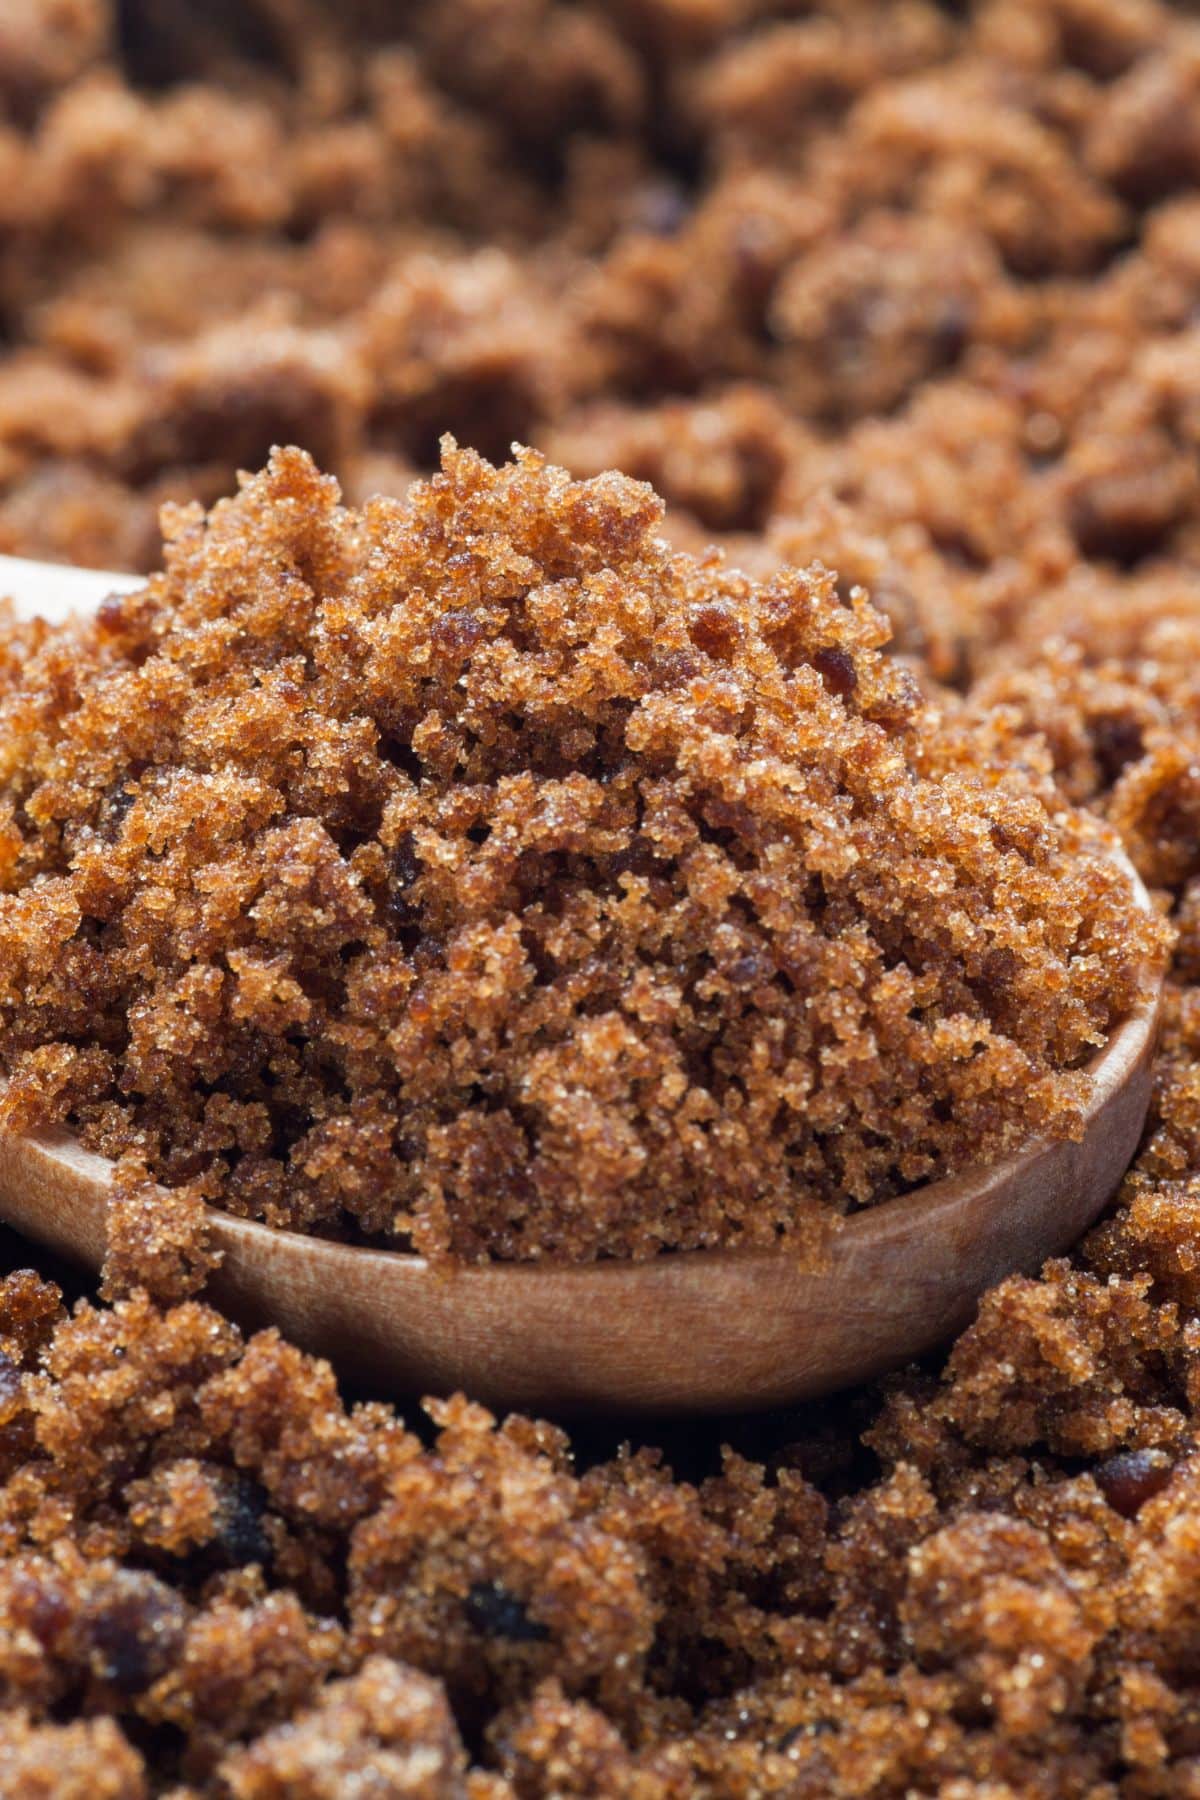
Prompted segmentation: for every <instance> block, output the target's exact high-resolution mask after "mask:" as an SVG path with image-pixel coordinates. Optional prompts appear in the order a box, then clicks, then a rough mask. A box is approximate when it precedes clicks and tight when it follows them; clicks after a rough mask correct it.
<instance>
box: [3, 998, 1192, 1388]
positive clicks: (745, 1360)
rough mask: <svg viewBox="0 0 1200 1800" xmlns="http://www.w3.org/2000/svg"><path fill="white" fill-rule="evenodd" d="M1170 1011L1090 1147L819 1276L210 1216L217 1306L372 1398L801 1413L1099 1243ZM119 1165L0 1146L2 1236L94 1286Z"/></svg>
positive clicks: (49, 1140)
mask: <svg viewBox="0 0 1200 1800" xmlns="http://www.w3.org/2000/svg"><path fill="white" fill-rule="evenodd" d="M1158 1010H1159V998H1158V994H1157V992H1156V993H1154V994H1152V995H1148V996H1147V997H1146V998H1145V1000H1144V1001H1143V1002H1142V1003H1141V1004H1140V1005H1139V1006H1138V1008H1137V1009H1136V1011H1135V1012H1133V1013H1132V1014H1131V1015H1130V1017H1129V1018H1128V1019H1126V1020H1125V1021H1124V1022H1123V1023H1122V1024H1121V1025H1120V1026H1119V1027H1118V1028H1117V1030H1116V1031H1114V1032H1113V1034H1112V1036H1111V1037H1110V1038H1109V1040H1108V1042H1107V1044H1106V1045H1105V1047H1104V1049H1103V1050H1102V1051H1101V1053H1100V1054H1099V1055H1098V1056H1097V1057H1096V1058H1095V1060H1094V1061H1093V1063H1092V1065H1091V1075H1092V1078H1093V1088H1092V1096H1091V1103H1090V1105H1089V1107H1088V1111H1087V1116H1086V1120H1085V1126H1084V1132H1083V1136H1082V1137H1081V1138H1080V1139H1078V1140H1073V1141H1066V1140H1062V1139H1055V1140H1052V1141H1046V1142H1041V1143H1036V1144H1033V1145H1031V1146H1030V1147H1028V1148H1027V1149H1025V1150H1023V1151H1022V1152H1021V1153H1020V1154H1018V1155H1016V1156H1013V1157H1010V1158H1008V1159H1007V1160H1005V1161H1003V1162H999V1163H995V1164H993V1165H991V1166H989V1167H987V1168H983V1169H976V1170H970V1171H967V1172H965V1173H963V1174H960V1175H955V1176H952V1177H949V1178H948V1179H946V1180H943V1181H937V1182H933V1183H931V1184H930V1185H929V1186H927V1187H924V1188H919V1189H916V1190H914V1191H913V1192H912V1193H909V1194H906V1195H903V1196H901V1197H900V1198H898V1199H895V1200H889V1201H886V1202H885V1203H883V1204H882V1205H880V1206H877V1207H874V1208H871V1209H869V1210H867V1211H864V1212H860V1213H856V1214H854V1215H853V1216H851V1217H850V1218H848V1219H846V1220H845V1221H844V1222H842V1223H841V1224H840V1226H839V1227H838V1229H836V1230H835V1231H834V1232H833V1234H832V1236H831V1240H830V1243H829V1248H828V1254H827V1256H825V1257H824V1258H823V1259H822V1260H821V1262H820V1264H819V1266H813V1264H812V1263H811V1261H808V1260H806V1259H802V1258H801V1257H799V1256H797V1255H796V1254H795V1253H791V1252H789V1251H788V1250H787V1249H786V1248H781V1249H779V1250H767V1251H753V1252H741V1251H691V1252H682V1253H678V1254H668V1255H663V1256H660V1257H657V1258H655V1259H653V1260H652V1261H649V1262H641V1263H620V1262H607V1263H593V1264H584V1265H569V1264H567V1265H564V1264H539V1263H532V1264H529V1263H518V1264H511V1263H508V1264H506V1263H490V1264H482V1265H472V1266H468V1267H463V1268H459V1269H452V1270H450V1271H449V1272H446V1271H444V1270H443V1269H442V1268H440V1267H431V1266H430V1264H429V1263H427V1262H426V1261H425V1260H424V1259H423V1258H422V1257H418V1256H406V1255H403V1254H401V1253H399V1252H396V1251H388V1250H376V1249H367V1248H361V1247H359V1246H357V1245H352V1244H339V1243H330V1242H327V1241H325V1240H324V1239H320V1238H313V1237H306V1236H302V1235H300V1234H298V1233H295V1232H288V1231H277V1230H273V1229H272V1228H271V1227H269V1226H266V1225H260V1224H257V1223H255V1222H254V1221H251V1220H246V1219H237V1218H233V1217H231V1216H230V1215H229V1214H227V1213H220V1212H214V1213H213V1214H212V1220H211V1222H212V1228H213V1233H214V1236H215V1239H216V1242H217V1244H218V1246H219V1247H220V1248H221V1250H222V1251H223V1252H224V1261H223V1263H222V1266H221V1268H220V1269H219V1270H218V1271H217V1272H216V1274H215V1275H214V1276H213V1278H212V1281H211V1283H210V1288H209V1291H210V1293H211V1296H212V1298H213V1299H214V1300H215V1301H216V1302H217V1304H218V1305H220V1306H221V1307H223V1308H224V1309H225V1310H226V1311H227V1312H229V1313H230V1314H231V1315H232V1316H233V1317H235V1318H237V1319H239V1320H240V1321H241V1322H242V1323H244V1324H246V1325H250V1326H258V1325H267V1324H272V1325H278V1326H279V1327H280V1329H281V1330H282V1331H283V1332H284V1333H285V1334H286V1335H287V1336H288V1337H289V1338H291V1339H293V1340H294V1341H295V1342H296V1343H299V1344H301V1345H303V1346H304V1348H306V1349H309V1350H314V1351H318V1352H319V1353H321V1354H322V1355H324V1356H328V1357H329V1358H330V1359H331V1360H332V1361H333V1362H334V1363H335V1364H336V1365H337V1366H338V1367H339V1368H340V1369H343V1370H346V1371H348V1372H351V1373H353V1374H354V1375H355V1376H357V1377H358V1378H359V1379H360V1380H361V1381H362V1382H363V1383H364V1384H365V1385H366V1386H367V1387H369V1388H371V1389H373V1390H375V1391H382V1390H386V1391H388V1392H398V1391H406V1392H411V1393H446V1392H449V1391H451V1390H453V1389H455V1388H459V1387H461V1388H465V1389H466V1390H467V1392H468V1393H470V1394H471V1395H472V1396H473V1397H474V1398H477V1399H479V1400H483V1401H486V1402H489V1403H491V1404H494V1405H499V1406H502V1407H521V1408H524V1409H529V1408H534V1409H539V1410H543V1411H547V1412H552V1413H562V1414H570V1413H579V1412H585V1411H623V1412H646V1413H655V1412H716V1411H730V1410H736V1409H753V1408H756V1407H766V1406H776V1405H782V1404H784V1403H787V1402H791V1401H797V1400H803V1399H807V1398H810V1397H812V1396H814V1395H817V1394H822V1393H826V1392H828V1391H829V1390H831V1389H834V1388H838V1387H842V1386H845V1385H846V1384H848V1383H850V1382H853V1381H859V1380H863V1379H865V1378H866V1377H868V1376H871V1375H877V1374H879V1373H881V1372H882V1371H883V1370H885V1369H888V1368H892V1367H896V1366H897V1365H899V1364H901V1363H903V1362H906V1361H908V1360H909V1358H911V1357H913V1356H917V1355H919V1354H920V1353H921V1352H922V1351H925V1350H928V1349H931V1348H932V1347H933V1346H934V1345H935V1344H937V1343H939V1342H940V1341H941V1340H942V1339H944V1338H946V1337H949V1336H950V1335H951V1334H952V1333H954V1332H955V1331H957V1330H959V1329H960V1328H961V1327H962V1326H964V1325H965V1324H966V1323H967V1322H968V1321H969V1320H970V1318H971V1316H972V1313H973V1310H974V1307H975V1303H976V1301H977V1299H978V1297H979V1295H980V1294H981V1293H982V1292H983V1291H984V1289H985V1288H987V1287H989V1286H990V1285H991V1284H992V1283H994V1282H996V1281H998V1280H1000V1279H1001V1278H1002V1277H1003V1276H1005V1275H1009V1274H1012V1273H1013V1272H1015V1271H1017V1270H1024V1271H1028V1272H1032V1271H1033V1270H1035V1269H1037V1268H1038V1267H1039V1266H1040V1264H1041V1263H1042V1262H1043V1261H1044V1260H1045V1258H1046V1257H1048V1256H1053V1255H1055V1254H1056V1253H1058V1252H1060V1251H1062V1250H1065V1249H1066V1248H1067V1247H1068V1246H1069V1245H1070V1244H1071V1243H1073V1242H1074V1241H1075V1239H1076V1238H1078V1237H1079V1235H1080V1233H1081V1232H1083V1231H1084V1230H1086V1229H1087V1227H1088V1226H1089V1225H1090V1224H1091V1223H1092V1222H1093V1220H1094V1219H1095V1218H1096V1216H1097V1215H1098V1214H1099V1212H1100V1211H1101V1209H1102V1208H1103V1206H1104V1204H1105V1202H1106V1201H1107V1200H1108V1199H1109V1198H1110V1197H1111V1196H1112V1194H1113V1193H1114V1191H1115V1189H1116V1187H1117V1185H1118V1183H1119V1181H1120V1179H1121V1176H1122V1175H1123V1173H1124V1171H1125V1169H1126V1167H1127V1166H1128V1164H1129V1162H1130V1160H1131V1158H1132V1156H1133V1153H1134V1150H1135V1149H1136V1147H1137V1142H1138V1138H1139V1136H1140V1134H1141V1130H1142V1125H1143V1122H1144V1120H1145V1116H1146V1109H1147V1106H1148V1104H1149V1099H1150V1083H1151V1061H1152V1058H1153V1053H1154V1045H1155V1037H1156V1031H1157V1022H1158ZM110 1178H111V1168H110V1165H109V1164H108V1163H107V1162H105V1161H104V1159H103V1158H101V1157H99V1156H95V1155H93V1154H92V1153H91V1152H89V1151H87V1150H84V1149H82V1148H81V1147H80V1146H79V1145H78V1144H77V1143H75V1142H74V1141H73V1140H72V1139H71V1138H70V1137H68V1136H67V1135H66V1134H64V1133H61V1132H56V1133H46V1134H43V1135H39V1136H29V1137H17V1136H11V1135H9V1136H0V1217H2V1218H4V1219H5V1220H6V1221H7V1222H8V1223H9V1224H10V1225H13V1226H15V1227H16V1229H17V1230H18V1231H20V1232H23V1233H25V1234H26V1235H27V1236H29V1237H31V1238H35V1239H37V1240H38V1241H39V1242H41V1243H44V1244H47V1245H49V1246H50V1247H51V1248H52V1249H54V1250H57V1251H59V1252H61V1253H62V1254H64V1255H66V1256H68V1257H71V1258H73V1259H75V1260H77V1261H82V1262H84V1263H85V1264H87V1265H88V1266H89V1267H91V1268H98V1267H99V1265H100V1262H101V1260H102V1258H103V1255H104V1236H105V1220H104V1215H105V1206H106V1195H107V1189H108V1186H109V1181H110Z"/></svg>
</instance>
